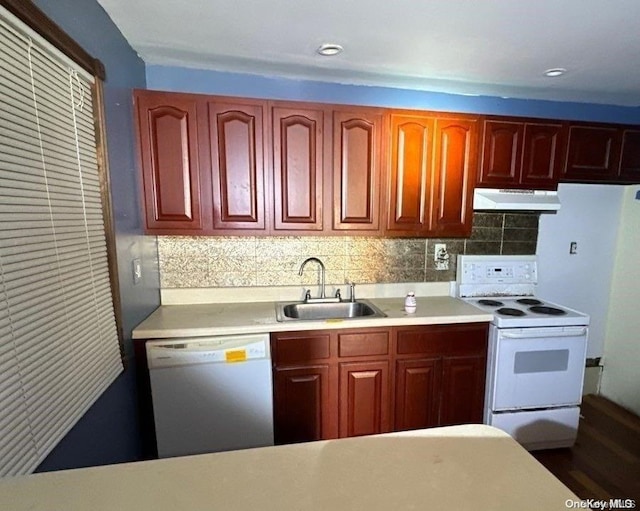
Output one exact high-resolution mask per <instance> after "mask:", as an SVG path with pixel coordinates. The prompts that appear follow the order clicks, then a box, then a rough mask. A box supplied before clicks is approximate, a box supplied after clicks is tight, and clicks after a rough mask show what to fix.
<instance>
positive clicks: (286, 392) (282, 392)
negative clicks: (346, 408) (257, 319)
mask: <svg viewBox="0 0 640 511" xmlns="http://www.w3.org/2000/svg"><path fill="white" fill-rule="evenodd" d="M273 407H274V414H273V415H274V435H275V442H276V444H289V443H295V442H310V441H313V440H322V439H326V438H329V433H328V429H329V414H330V404H329V366H327V365H317V366H305V367H297V368H295V367H294V368H276V369H275V371H274V404H273Z"/></svg>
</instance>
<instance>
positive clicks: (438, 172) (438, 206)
mask: <svg viewBox="0 0 640 511" xmlns="http://www.w3.org/2000/svg"><path fill="white" fill-rule="evenodd" d="M477 144H478V138H477V122H476V121H475V120H471V119H438V120H437V121H436V131H435V164H434V165H435V169H434V174H435V176H436V177H435V189H434V197H435V203H434V209H433V226H432V231H433V232H434V233H435V234H436V235H438V236H440V237H444V236H469V235H470V234H471V222H472V218H473V210H472V208H473V188H474V186H473V183H474V181H475V179H476V175H475V169H476V167H477V161H478V154H477V149H476V148H477Z"/></svg>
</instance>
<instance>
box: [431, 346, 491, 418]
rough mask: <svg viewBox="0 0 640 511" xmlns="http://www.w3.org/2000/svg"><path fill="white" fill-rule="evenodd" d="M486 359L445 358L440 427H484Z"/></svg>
mask: <svg viewBox="0 0 640 511" xmlns="http://www.w3.org/2000/svg"><path fill="white" fill-rule="evenodd" d="M485 369H486V359H485V357H480V356H473V357H444V358H443V361H442V401H441V405H440V425H441V426H449V425H453V424H471V423H481V422H482V414H483V407H484V383H485Z"/></svg>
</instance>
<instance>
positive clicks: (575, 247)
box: [569, 241, 578, 255]
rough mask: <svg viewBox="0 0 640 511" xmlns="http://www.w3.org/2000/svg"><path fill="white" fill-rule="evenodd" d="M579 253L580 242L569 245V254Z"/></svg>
mask: <svg viewBox="0 0 640 511" xmlns="http://www.w3.org/2000/svg"><path fill="white" fill-rule="evenodd" d="M577 253H578V242H577V241H572V242H571V243H570V244H569V254H570V255H576V254H577Z"/></svg>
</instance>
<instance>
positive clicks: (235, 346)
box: [146, 334, 270, 369]
mask: <svg viewBox="0 0 640 511" xmlns="http://www.w3.org/2000/svg"><path fill="white" fill-rule="evenodd" d="M146 350H147V363H148V365H149V369H154V368H161V367H173V366H176V365H185V364H211V363H223V364H224V363H228V364H233V363H239V362H246V361H248V360H259V359H265V358H266V359H268V358H270V351H269V335H268V334H265V335H245V336H228V337H207V338H200V339H197V338H196V339H180V340H178V339H176V340H154V341H147V343H146Z"/></svg>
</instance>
